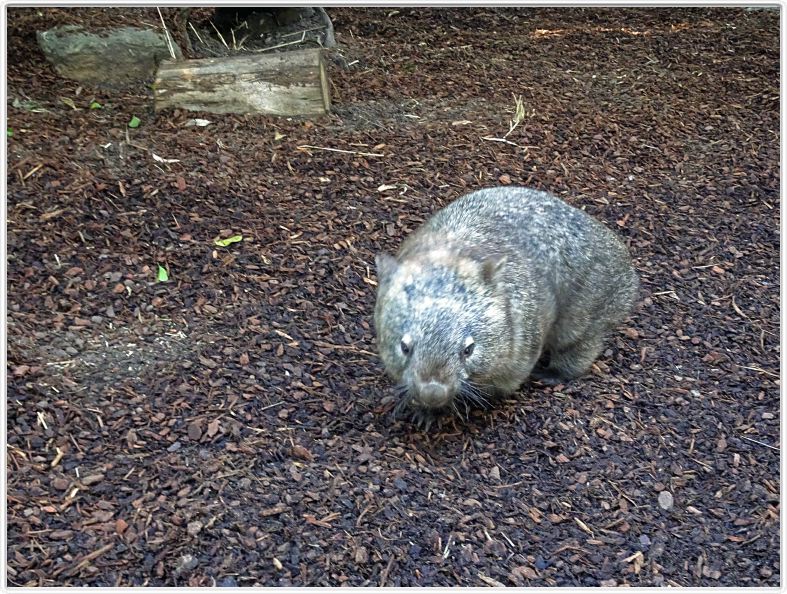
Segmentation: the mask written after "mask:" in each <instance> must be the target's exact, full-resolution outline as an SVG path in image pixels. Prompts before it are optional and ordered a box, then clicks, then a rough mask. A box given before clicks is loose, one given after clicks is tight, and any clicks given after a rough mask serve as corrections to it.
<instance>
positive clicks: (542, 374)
mask: <svg viewBox="0 0 787 594" xmlns="http://www.w3.org/2000/svg"><path fill="white" fill-rule="evenodd" d="M602 346H603V340H602V337H601V336H600V335H599V336H593V337H585V338H583V339H582V340H578V341H577V342H575V343H574V344H572V345H571V346H570V347H568V348H564V349H561V350H555V351H551V352H550V354H549V364H548V365H547V366H545V367H542V366H538V367H536V368H535V369H533V371H532V373H531V375H532V376H533V377H534V378H536V379H537V380H539V381H541V382H543V383H545V384H547V385H555V384H558V383H561V382H564V381H568V380H571V379H574V378H577V377H579V376H580V375H582V374H584V373H585V372H586V371H587V370H588V369H590V366H591V365H592V364H593V361H595V360H596V358H597V357H598V356H599V354H600V353H601V349H602Z"/></svg>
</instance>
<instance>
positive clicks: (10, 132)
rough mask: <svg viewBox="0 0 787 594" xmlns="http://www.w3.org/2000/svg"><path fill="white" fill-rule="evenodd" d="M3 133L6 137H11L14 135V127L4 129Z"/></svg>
mask: <svg viewBox="0 0 787 594" xmlns="http://www.w3.org/2000/svg"><path fill="white" fill-rule="evenodd" d="M5 135H6V136H7V137H8V138H11V137H12V136H13V135H14V129H13V128H6V130H5Z"/></svg>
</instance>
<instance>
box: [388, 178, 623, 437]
mask: <svg viewBox="0 0 787 594" xmlns="http://www.w3.org/2000/svg"><path fill="white" fill-rule="evenodd" d="M375 261H376V266H377V278H378V288H377V302H376V305H375V311H374V322H375V330H376V333H377V345H378V350H379V354H380V357H381V359H382V361H383V364H384V365H385V369H386V371H387V373H388V375H390V377H391V378H392V379H393V380H394V381H395V382H397V384H398V389H399V392H400V396H401V398H400V400H399V402H398V404H397V406H396V408H395V411H394V412H395V414H399V413H401V412H402V411H404V410H409V411H410V412H411V413H412V416H413V419H414V420H415V421H416V422H417V423H419V424H422V425H425V426H426V428H427V429H428V427H429V425H430V424H431V422H432V420H433V419H434V418H435V416H437V415H439V414H440V413H442V412H450V411H453V412H454V413H457V414H459V415H460V416H466V415H467V413H468V411H469V408H470V405H480V406H484V407H486V406H488V405H489V403H490V400H491V399H492V398H496V397H501V396H506V395H509V394H511V393H513V392H515V391H516V390H517V389H518V388H519V387H520V386H521V385H522V383H523V382H524V381H525V380H526V379H527V378H528V377H529V376H533V377H535V378H537V379H539V380H541V381H543V382H545V383H548V384H550V383H551V384H554V383H558V382H563V381H566V380H569V379H572V378H576V377H578V376H580V375H582V374H583V373H584V372H585V371H587V370H588V368H589V367H590V365H591V364H592V363H593V361H594V360H595V359H596V357H597V356H598V354H599V353H600V352H601V349H602V341H603V338H604V335H605V334H606V333H607V332H608V331H609V330H610V329H612V328H613V327H615V326H616V325H617V324H619V323H620V322H621V321H622V320H623V319H624V318H625V317H626V316H627V315H628V314H629V312H630V311H631V308H632V306H633V304H634V300H635V298H636V295H637V292H638V288H639V280H638V278H637V274H636V272H635V271H634V268H633V267H632V264H631V260H630V257H629V253H628V250H627V249H626V246H625V245H624V244H623V243H622V242H621V241H620V240H619V239H618V238H617V237H616V236H615V234H613V233H612V231H610V230H609V229H608V228H607V227H605V226H604V225H602V224H601V223H600V222H598V221H596V220H595V219H593V218H592V217H590V216H589V215H587V214H586V213H584V212H583V211H581V210H578V209H577V208H574V207H572V206H569V205H568V204H566V203H565V202H563V201H562V200H560V199H559V198H557V197H556V196H553V195H551V194H549V193H546V192H542V191H538V190H533V189H529V188H520V187H499V188H487V189H483V190H479V191H476V192H472V193H470V194H467V195H465V196H462V197H461V198H459V199H457V200H456V201H454V202H453V203H451V204H450V205H448V206H446V207H445V208H443V209H442V210H439V211H437V212H436V213H434V215H433V216H432V217H431V218H430V219H428V220H427V221H426V222H425V223H424V224H423V225H422V226H421V227H420V228H419V229H417V230H416V231H414V232H413V233H412V234H411V235H410V236H409V237H408V238H407V239H406V240H405V241H404V242H403V244H402V246H401V248H400V249H399V252H398V255H397V256H396V257H393V256H391V255H389V254H386V253H380V254H378V255H377V257H376V259H375ZM462 409H464V413H463V412H462Z"/></svg>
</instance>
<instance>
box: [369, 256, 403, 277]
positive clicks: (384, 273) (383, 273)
mask: <svg viewBox="0 0 787 594" xmlns="http://www.w3.org/2000/svg"><path fill="white" fill-rule="evenodd" d="M374 263H375V265H376V266H377V282H378V283H379V284H380V285H382V284H383V283H386V282H388V279H389V278H391V276H393V274H394V273H395V272H396V271H397V269H398V268H399V262H397V261H396V258H394V257H393V256H391V255H390V254H386V253H385V252H380V253H379V254H377V255H376V256H375V257H374Z"/></svg>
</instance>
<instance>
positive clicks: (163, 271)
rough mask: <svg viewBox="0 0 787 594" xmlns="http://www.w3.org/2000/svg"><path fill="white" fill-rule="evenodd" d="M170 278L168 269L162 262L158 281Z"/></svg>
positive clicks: (165, 280) (161, 281) (159, 267)
mask: <svg viewBox="0 0 787 594" xmlns="http://www.w3.org/2000/svg"><path fill="white" fill-rule="evenodd" d="M168 280H169V274H168V273H167V269H166V268H164V267H163V266H162V265H161V264H159V265H158V282H160V283H165V282H167V281H168Z"/></svg>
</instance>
